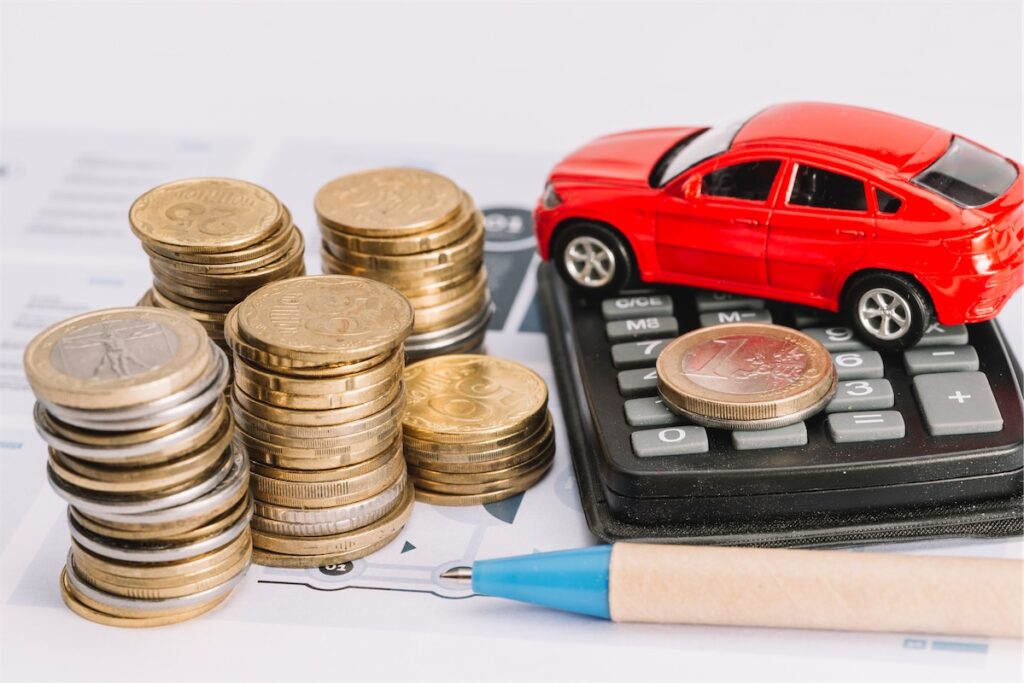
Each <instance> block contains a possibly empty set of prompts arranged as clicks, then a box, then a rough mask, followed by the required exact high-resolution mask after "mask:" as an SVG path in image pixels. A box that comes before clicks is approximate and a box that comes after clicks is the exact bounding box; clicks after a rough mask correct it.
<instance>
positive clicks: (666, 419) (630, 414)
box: [625, 398, 683, 427]
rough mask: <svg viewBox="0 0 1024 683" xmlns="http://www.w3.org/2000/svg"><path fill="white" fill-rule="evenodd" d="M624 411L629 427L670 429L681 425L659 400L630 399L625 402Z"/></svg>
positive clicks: (679, 418)
mask: <svg viewBox="0 0 1024 683" xmlns="http://www.w3.org/2000/svg"><path fill="white" fill-rule="evenodd" d="M625 411H626V422H627V423H629V426H630V427H671V426H673V425H678V424H682V423H683V419H682V418H681V417H679V416H678V415H676V414H675V413H673V412H672V411H671V410H669V409H668V408H667V407H666V406H665V402H664V401H662V400H661V399H660V398H631V399H630V400H628V401H626V407H625Z"/></svg>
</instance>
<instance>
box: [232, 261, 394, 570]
mask: <svg viewBox="0 0 1024 683" xmlns="http://www.w3.org/2000/svg"><path fill="white" fill-rule="evenodd" d="M412 322H413V313H412V307H411V306H410V305H409V302H408V301H406V300H405V298H404V297H403V296H402V295H401V294H400V293H398V292H396V291H395V290H394V289H392V288H391V287H388V286H386V285H383V284H381V283H379V282H374V281H373V280H367V279H364V278H358V277H348V276H344V275H322V276H314V277H303V278H295V279H292V280H286V281H284V282H276V283H273V284H271V285H267V286H266V287H264V288H262V289H260V290H259V291H257V292H256V293H254V294H252V295H251V296H249V297H248V298H247V299H246V300H245V301H243V302H242V303H241V304H240V305H239V306H238V307H237V308H235V309H234V310H233V311H231V314H230V315H229V316H228V319H227V324H226V330H227V336H228V343H229V344H230V345H231V348H232V350H233V351H234V353H235V386H234V400H233V401H232V407H233V410H234V414H235V421H236V423H237V426H238V428H237V430H236V434H235V439H236V441H235V443H236V445H237V446H238V448H239V449H240V450H241V451H242V452H244V453H246V454H247V455H248V457H249V459H250V461H251V463H252V478H251V489H252V493H253V496H254V498H255V514H254V515H253V520H252V529H253V544H254V546H255V548H256V549H255V551H254V554H253V559H254V561H256V562H258V563H259V564H266V565H272V566H280V567H322V566H324V565H327V564H337V563H340V562H347V561H349V560H352V559H356V558H359V557H363V556H364V555H368V554H369V553H371V552H373V551H374V550H376V549H378V548H380V547H383V546H384V545H386V544H387V543H388V542H390V541H391V540H392V539H393V538H394V537H395V536H397V535H398V533H399V532H400V531H401V529H402V527H403V526H404V525H405V521H406V519H408V517H409V514H410V512H411V511H412V503H413V494H412V487H411V486H410V485H409V484H408V481H407V476H406V469H405V461H404V459H403V458H402V431H401V429H402V410H403V408H404V405H405V393H404V389H403V384H402V369H403V367H404V364H405V353H404V350H403V347H402V342H403V340H404V339H405V338H406V337H407V336H408V334H409V330H410V329H411V328H412Z"/></svg>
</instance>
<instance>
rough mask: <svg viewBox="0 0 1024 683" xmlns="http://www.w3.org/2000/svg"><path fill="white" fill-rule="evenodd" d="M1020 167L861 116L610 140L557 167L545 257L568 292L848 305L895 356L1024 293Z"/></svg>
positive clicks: (839, 112) (890, 119)
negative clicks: (663, 290)
mask: <svg viewBox="0 0 1024 683" xmlns="http://www.w3.org/2000/svg"><path fill="white" fill-rule="evenodd" d="M1022 195H1024V190H1022V181H1021V168H1020V165H1019V164H1018V163H1017V162H1015V161H1012V160H1010V159H1007V158H1005V157H1003V156H1001V155H999V154H996V153H994V152H992V151H991V150H989V149H986V148H984V147H982V146H981V145H978V144H976V143H974V142H971V141H970V140H967V139H965V138H962V137H959V136H956V135H953V134H952V133H949V132H948V131H944V130H941V129H939V128H935V127H933V126H929V125H926V124H923V123H918V122H916V121H911V120H909V119H905V118H901V117H899V116H894V115H891V114H885V113H882V112H878V111H872V110H869V109H862V108H859V107H848V106H841V105H834V104H816V103H803V104H783V105H778V106H774V107H770V108H768V109H765V110H763V111H761V112H759V113H757V114H755V115H754V116H753V117H752V118H750V119H747V120H746V121H743V122H740V123H736V124H733V125H729V126H723V127H718V128H657V129H652V130H639V131H632V132H627V133H620V134H617V135H609V136H607V137H603V138H599V139H597V140H595V141H593V142H591V143H590V144H588V145H586V146H584V147H583V148H581V149H579V150H577V151H576V152H574V153H572V154H571V155H570V156H568V157H567V158H566V159H564V160H563V161H562V162H561V163H559V164H558V165H557V166H556V167H555V169H554V171H553V172H552V174H551V176H550V178H549V180H548V183H547V186H546V187H545V190H544V195H543V197H541V199H540V201H539V202H538V204H537V208H536V211H535V221H536V230H537V240H538V243H539V248H540V253H541V256H542V257H543V258H545V259H551V260H552V261H554V263H555V266H556V268H557V269H558V271H559V272H560V273H561V275H562V277H563V278H564V279H565V281H566V282H567V283H569V285H571V286H572V287H574V288H576V289H578V290H584V291H589V292H593V293H600V294H606V293H609V292H613V291H617V290H618V289H620V288H622V287H624V286H627V285H630V284H635V283H636V282H637V281H638V280H639V281H642V282H647V283H655V282H657V283H669V284H682V285H692V286H697V287H707V288H712V289H720V290H725V291H729V292H735V293H739V294H746V295H751V296H758V297H768V298H772V299H780V300H783V301H790V302H794V303H800V304H805V305H809V306H815V307H818V308H825V309H829V310H831V311H840V310H841V311H843V312H844V313H845V314H846V315H847V316H848V317H849V318H850V321H851V324H852V325H853V327H854V329H855V330H857V332H858V334H859V335H860V336H861V337H862V338H864V339H865V340H866V341H867V342H869V343H871V344H872V345H873V346H875V347H878V348H883V349H892V348H903V347H907V346H911V345H913V344H915V343H916V342H917V341H918V340H919V339H920V337H921V335H922V334H923V332H924V330H925V329H926V327H927V326H928V324H930V322H931V321H932V320H933V317H934V316H936V315H937V317H938V320H939V322H941V323H942V324H944V325H954V324H959V323H963V322H978V321H982V320H988V319H990V318H993V317H995V315H996V314H997V313H999V311H1000V309H1001V308H1002V306H1003V304H1004V303H1005V302H1006V301H1007V300H1008V299H1009V298H1010V296H1011V295H1012V294H1013V292H1014V291H1015V290H1016V289H1017V288H1018V287H1020V285H1021V271H1022V242H1024V211H1022V208H1021V204H1022Z"/></svg>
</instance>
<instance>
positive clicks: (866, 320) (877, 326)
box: [857, 287, 913, 341]
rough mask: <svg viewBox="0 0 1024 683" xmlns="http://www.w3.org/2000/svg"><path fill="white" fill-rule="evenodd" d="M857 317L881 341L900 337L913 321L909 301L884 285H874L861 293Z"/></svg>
mask: <svg viewBox="0 0 1024 683" xmlns="http://www.w3.org/2000/svg"><path fill="white" fill-rule="evenodd" d="M857 317H858V318H859V319H860V324H861V325H862V326H863V327H864V329H866V330H867V331H868V332H869V333H870V334H871V336H873V337H875V338H876V339H881V340H883V341H892V340H894V339H899V338H901V337H902V336H903V335H905V334H906V333H907V332H908V331H909V330H910V325H911V323H912V322H913V313H912V312H911V308H910V303H909V302H908V301H907V300H906V299H905V298H904V297H903V296H902V295H901V294H899V293H898V292H894V291H893V290H891V289H888V288H885V287H875V288H874V289H869V290H868V291H866V292H864V294H862V295H861V297H860V300H859V301H858V302H857Z"/></svg>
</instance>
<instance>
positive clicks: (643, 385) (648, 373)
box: [619, 368, 658, 398]
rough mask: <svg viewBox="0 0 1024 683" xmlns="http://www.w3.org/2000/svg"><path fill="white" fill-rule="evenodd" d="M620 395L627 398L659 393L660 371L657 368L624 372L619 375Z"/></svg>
mask: <svg viewBox="0 0 1024 683" xmlns="http://www.w3.org/2000/svg"><path fill="white" fill-rule="evenodd" d="M619 393H620V394H622V395H623V396H625V397H626V398H633V397H635V396H650V395H651V394H656V393H658V371H657V370H656V369H655V368H640V369H638V370H623V371H622V372H620V373H619Z"/></svg>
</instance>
